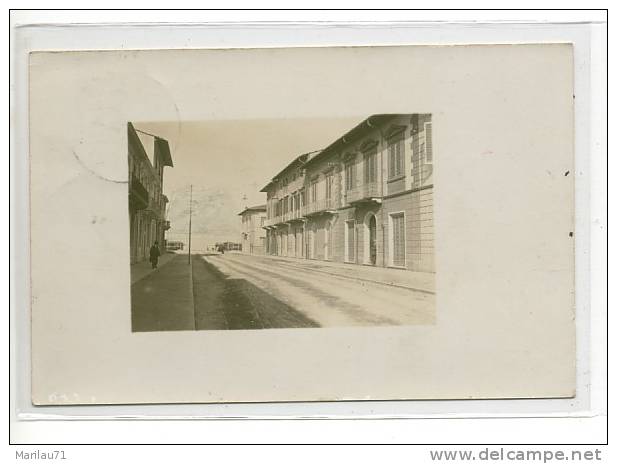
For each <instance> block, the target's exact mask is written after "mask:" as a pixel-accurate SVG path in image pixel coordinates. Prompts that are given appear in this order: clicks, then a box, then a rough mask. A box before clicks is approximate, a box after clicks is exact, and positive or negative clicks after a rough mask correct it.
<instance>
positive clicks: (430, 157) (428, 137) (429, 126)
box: [424, 122, 433, 163]
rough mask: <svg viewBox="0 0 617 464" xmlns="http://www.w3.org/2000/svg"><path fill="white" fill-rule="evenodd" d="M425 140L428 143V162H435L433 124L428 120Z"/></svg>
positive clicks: (425, 127)
mask: <svg viewBox="0 0 617 464" xmlns="http://www.w3.org/2000/svg"><path fill="white" fill-rule="evenodd" d="M424 140H425V145H426V162H427V163H432V162H433V124H432V123H430V122H427V123H426V124H424Z"/></svg>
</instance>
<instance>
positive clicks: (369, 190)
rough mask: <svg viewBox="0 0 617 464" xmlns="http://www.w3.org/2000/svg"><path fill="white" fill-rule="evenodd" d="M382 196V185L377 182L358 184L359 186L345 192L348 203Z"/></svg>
mask: <svg viewBox="0 0 617 464" xmlns="http://www.w3.org/2000/svg"><path fill="white" fill-rule="evenodd" d="M381 196H382V192H381V185H380V184H379V183H377V182H371V183H369V184H362V185H358V186H357V187H354V188H352V189H351V190H347V192H345V199H346V201H347V203H356V202H359V201H364V200H372V199H374V198H380V197H381Z"/></svg>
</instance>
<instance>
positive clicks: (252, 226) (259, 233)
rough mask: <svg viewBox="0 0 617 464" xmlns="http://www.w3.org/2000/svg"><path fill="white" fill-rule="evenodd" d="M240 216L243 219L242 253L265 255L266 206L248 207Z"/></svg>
mask: <svg viewBox="0 0 617 464" xmlns="http://www.w3.org/2000/svg"><path fill="white" fill-rule="evenodd" d="M238 216H241V217H242V234H241V241H240V243H241V244H242V251H243V252H244V253H249V254H252V255H263V254H264V253H265V251H266V231H265V229H264V226H265V221H266V205H259V206H251V207H246V208H244V210H243V211H241V212H240V213H238Z"/></svg>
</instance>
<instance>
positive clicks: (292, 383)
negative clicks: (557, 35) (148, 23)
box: [25, 43, 578, 405]
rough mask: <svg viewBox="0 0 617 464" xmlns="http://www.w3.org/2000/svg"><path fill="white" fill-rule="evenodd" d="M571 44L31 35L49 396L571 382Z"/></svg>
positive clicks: (34, 215)
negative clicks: (36, 41)
mask: <svg viewBox="0 0 617 464" xmlns="http://www.w3.org/2000/svg"><path fill="white" fill-rule="evenodd" d="M572 53H573V48H572V46H571V44H570V45H569V44H561V43H555V44H525V45H523V44H518V45H515V44H508V45H449V46H428V45H414V46H361V47H290V48H284V47H282V48H276V47H275V48H251V49H235V48H223V49H198V48H191V49H189V48H187V49H158V50H128V49H126V50H106V51H103V50H96V51H71V52H37V53H32V54H31V55H30V56H29V66H28V76H29V86H30V87H29V119H28V121H29V132H28V134H29V137H30V138H29V141H28V148H29V150H30V159H29V166H28V168H29V170H28V173H29V181H30V183H29V188H30V198H29V201H30V203H29V204H30V211H31V215H30V218H31V227H30V234H31V235H30V241H29V244H28V245H29V250H30V253H31V282H30V289H31V301H32V311H31V314H28V315H25V316H28V319H27V321H28V324H31V334H32V335H31V339H32V345H31V346H32V355H31V360H32V369H31V371H32V401H33V403H35V404H41V405H42V404H154V403H157V404H158V403H166V404H170V403H194V404H197V403H208V404H211V403H255V402H276V401H283V402H295V401H298V402H304V401H352V400H354V401H355V400H358V401H359V400H402V399H418V400H437V399H469V398H476V399H480V398H481V399H490V398H540V397H555V398H557V397H558V398H570V397H572V396H574V395H575V393H576V386H577V383H576V376H575V374H576V367H577V364H576V359H577V358H576V346H577V345H576V343H575V342H576V331H575V323H576V317H575V315H576V313H575V293H574V278H573V276H574V253H573V250H574V247H573V246H574V240H575V237H576V229H575V225H574V223H573V218H574V203H573V198H574V196H573V192H574V183H575V175H574V173H575V172H576V169H575V165H574V164H573V160H574V157H573V146H574V144H573V141H574V132H573V121H574V112H573V108H574V105H573V101H574V100H573V80H572V72H571V71H572V69H573V68H572V66H573V61H572ZM577 98H578V96H577ZM435 186H437V190H435ZM318 329H321V330H318ZM315 379H318V381H316V380H315ZM530 379H531V380H530Z"/></svg>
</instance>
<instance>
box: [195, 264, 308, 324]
mask: <svg viewBox="0 0 617 464" xmlns="http://www.w3.org/2000/svg"><path fill="white" fill-rule="evenodd" d="M193 300H194V304H195V325H196V328H197V329H198V330H216V329H231V330H239V329H270V328H294V327H319V324H317V323H316V322H315V321H314V320H312V319H310V318H308V317H307V316H305V315H304V314H302V313H301V312H299V311H297V310H295V309H294V308H293V307H291V306H289V305H288V304H286V303H285V302H283V301H280V300H279V299H277V298H275V297H273V296H272V295H270V294H269V293H267V292H265V291H264V290H262V289H261V288H259V287H257V286H255V285H254V284H252V283H251V282H248V281H247V280H245V279H235V278H230V277H229V276H228V275H226V274H224V273H223V272H221V271H220V270H219V269H218V268H216V267H215V266H214V265H212V264H211V263H209V262H207V261H206V260H204V259H203V257H201V256H196V257H194V258H193Z"/></svg>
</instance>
